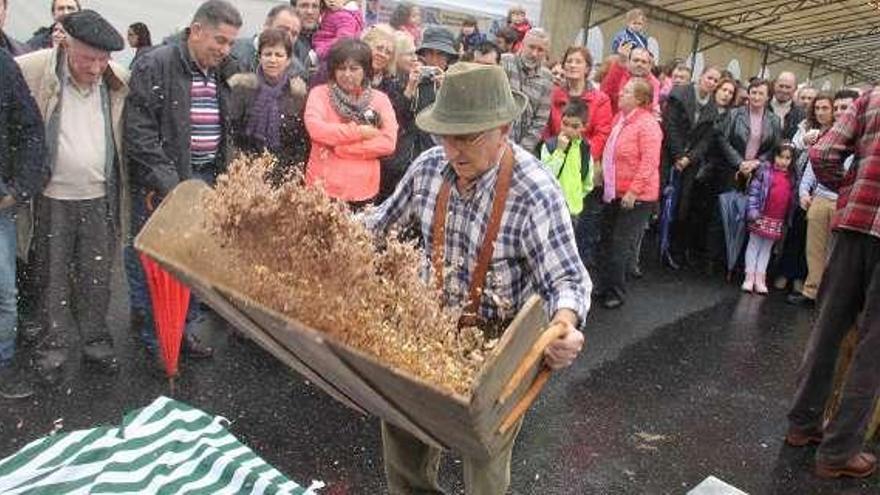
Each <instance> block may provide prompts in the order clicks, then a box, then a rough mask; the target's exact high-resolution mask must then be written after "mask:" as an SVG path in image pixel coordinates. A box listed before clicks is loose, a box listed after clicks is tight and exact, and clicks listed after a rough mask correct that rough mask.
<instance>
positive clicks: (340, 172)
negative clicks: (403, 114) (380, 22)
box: [304, 39, 397, 208]
mask: <svg viewBox="0 0 880 495" xmlns="http://www.w3.org/2000/svg"><path fill="white" fill-rule="evenodd" d="M327 65H328V70H329V78H330V81H329V82H328V83H327V84H322V85H320V86H317V87H315V88H314V89H312V91H311V93H309V98H308V101H307V102H306V110H305V116H304V120H305V123H306V129H307V130H308V131H309V136H310V138H311V140H312V149H311V152H310V154H309V162H308V164H307V165H306V184H309V185H319V186H320V187H323V188H324V190H325V191H327V194H329V195H330V196H331V197H333V198H336V199H339V200H342V201H346V202H348V203H349V205H350V206H352V207H353V208H358V207H360V206H362V205H363V204H364V203H367V202H369V201H370V200H372V199H373V198H374V197H375V196H376V195H377V194H378V193H379V173H380V170H379V168H380V167H379V159H380V158H383V157H386V156H389V155H391V154H393V153H394V149H395V147H396V145H397V119H396V117H395V114H394V109H393V108H392V106H391V101H390V100H389V99H388V97H387V96H386V95H385V94H384V93H382V92H381V91H377V90H375V89H372V88H371V87H370V84H369V81H370V80H371V79H372V71H373V69H372V67H373V63H372V52H371V50H370V47H369V46H368V45H367V44H366V43H364V42H363V41H361V40H356V39H345V40H342V41H340V42H339V43H337V44H336V45H334V46H333V48H332V49H331V50H330V53H329V54H328V58H327Z"/></svg>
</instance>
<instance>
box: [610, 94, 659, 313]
mask: <svg viewBox="0 0 880 495" xmlns="http://www.w3.org/2000/svg"><path fill="white" fill-rule="evenodd" d="M619 101H620V113H618V114H617V117H616V119H615V122H614V127H613V128H612V129H611V135H610V136H609V137H608V142H607V143H606V144H605V150H604V152H603V154H602V177H603V179H602V182H603V183H604V188H603V199H604V201H605V203H607V205H606V208H605V211H604V213H603V218H602V229H601V230H602V234H601V237H602V239H601V242H600V245H599V256H598V258H597V259H598V261H599V262H598V266H599V268H600V269H599V274H598V275H599V276H598V277H597V278H598V280H597V282H598V283H597V284H596V286H597V287H596V288H597V290H596V293H597V294H598V296H599V299H600V300H601V301H602V305H603V306H605V307H606V308H608V309H615V308H619V307H620V306H621V305H623V301H624V296H625V293H626V288H625V286H626V268H627V267H629V266H630V264H631V263H630V262H631V260H632V258H633V257H634V256H636V254H637V253H636V252H635V250H636V246H638V244H639V243H638V239H639V236H640V235H641V233H642V232H643V231H644V229H645V227H646V226H647V224H648V219H649V218H650V216H651V212H652V211H653V210H654V208H655V206H656V204H657V200H658V199H659V197H660V146H661V143H662V141H663V131H662V130H661V129H660V124H658V123H657V119H655V118H654V115H653V113H652V111H651V106H652V104H653V101H654V90H653V88H652V87H651V84H650V83H648V81H646V80H645V79H642V78H632V79H630V80H629V82H627V83H626V85H625V86H624V87H623V89H622V90H621V92H620V100H619Z"/></svg>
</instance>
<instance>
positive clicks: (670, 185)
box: [660, 167, 681, 257]
mask: <svg viewBox="0 0 880 495" xmlns="http://www.w3.org/2000/svg"><path fill="white" fill-rule="evenodd" d="M680 192H681V172H679V171H678V169H676V168H675V167H672V170H671V171H670V173H669V182H667V183H666V187H664V188H663V206H662V208H661V210H660V256H661V257H663V256H666V255H667V254H668V253H669V245H670V243H671V241H672V224H673V222H675V210H676V208H677V206H678V196H679V194H680Z"/></svg>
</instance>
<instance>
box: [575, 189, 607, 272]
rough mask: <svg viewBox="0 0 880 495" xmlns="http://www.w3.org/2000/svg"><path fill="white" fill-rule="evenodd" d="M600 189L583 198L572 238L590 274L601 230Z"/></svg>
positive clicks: (593, 266)
mask: <svg viewBox="0 0 880 495" xmlns="http://www.w3.org/2000/svg"><path fill="white" fill-rule="evenodd" d="M604 207H605V204H604V203H603V202H602V189H601V188H596V189H593V191H592V192H591V193H590V194H588V195H587V196H586V197H585V198H584V209H583V210H582V211H581V212H580V214H579V215H578V216H577V223H575V225H574V237H575V241H576V242H577V246H578V253H579V254H580V255H581V261H582V262H583V264H584V266H586V267H587V268H588V269H589V270H590V271H591V272H592V271H594V270H595V267H596V255H597V253H598V252H599V239H600V238H601V233H600V231H601V229H602V209H603V208H604Z"/></svg>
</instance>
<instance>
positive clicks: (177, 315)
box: [141, 253, 189, 392]
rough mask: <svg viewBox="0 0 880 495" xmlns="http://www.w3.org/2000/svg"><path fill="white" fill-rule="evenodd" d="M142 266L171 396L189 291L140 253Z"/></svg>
mask: <svg viewBox="0 0 880 495" xmlns="http://www.w3.org/2000/svg"><path fill="white" fill-rule="evenodd" d="M141 263H142V264H143V265H144V274H145V275H146V279H147V286H148V287H149V288H150V299H151V300H152V301H153V320H154V321H155V326H156V337H157V340H158V341H159V351H160V352H161V353H162V360H163V361H164V362H165V373H166V375H167V376H168V383H169V384H170V385H171V391H172V392H173V391H174V377H175V376H177V363H178V360H179V358H180V344H181V342H182V341H183V327H184V324H185V323H186V312H187V309H188V308H189V288H188V287H187V286H185V285H183V284H182V283H180V281H178V280H177V279H176V278H174V277H173V276H172V275H171V274H170V273H168V272H166V271H165V270H163V269H162V268H161V267H160V266H159V264H158V263H156V262H155V261H153V260H152V259H151V258H150V257H149V256H147V255H145V254H143V253H141Z"/></svg>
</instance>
